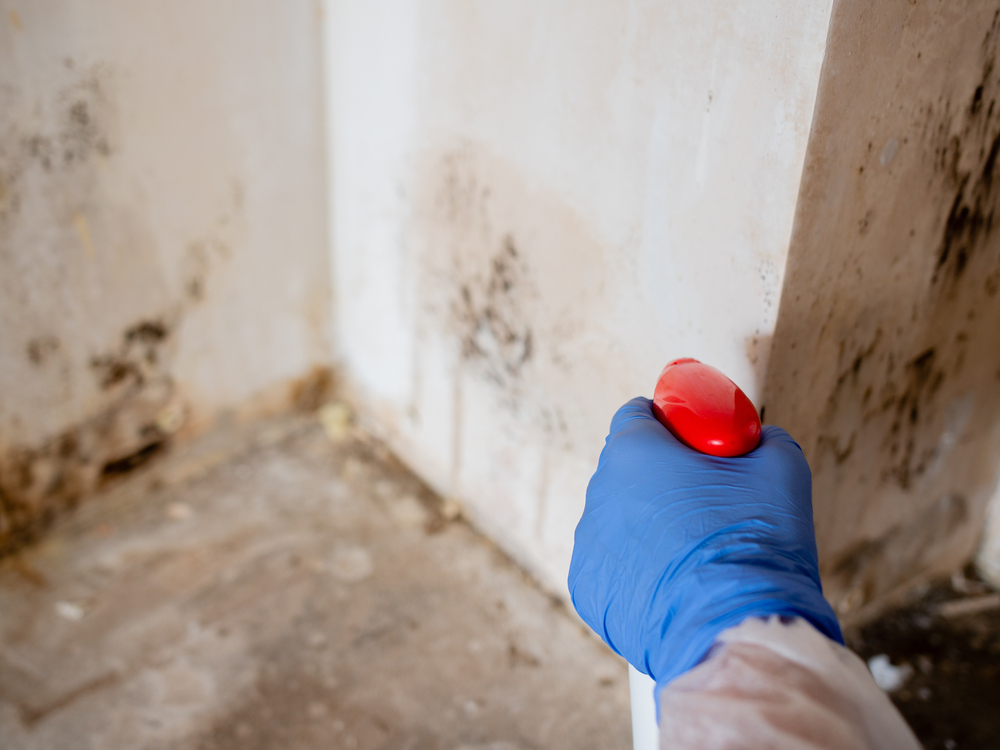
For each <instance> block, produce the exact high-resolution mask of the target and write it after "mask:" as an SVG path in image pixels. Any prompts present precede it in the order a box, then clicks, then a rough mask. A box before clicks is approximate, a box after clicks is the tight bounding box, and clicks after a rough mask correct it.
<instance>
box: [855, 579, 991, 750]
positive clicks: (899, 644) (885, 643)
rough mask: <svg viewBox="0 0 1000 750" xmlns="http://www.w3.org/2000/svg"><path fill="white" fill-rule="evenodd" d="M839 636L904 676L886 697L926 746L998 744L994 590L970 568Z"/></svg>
mask: <svg viewBox="0 0 1000 750" xmlns="http://www.w3.org/2000/svg"><path fill="white" fill-rule="evenodd" d="M845 636H846V637H847V644H848V645H849V646H851V647H852V648H853V649H854V650H855V651H857V652H858V653H859V654H860V655H861V656H862V657H863V658H864V659H865V660H868V659H870V658H872V657H873V656H876V655H878V654H885V655H886V656H888V657H889V660H890V662H891V663H892V664H893V665H895V666H897V667H899V668H901V669H903V670H904V673H903V674H904V675H905V674H909V677H908V678H907V679H906V680H905V681H904V682H903V684H902V685H901V686H900V687H899V689H898V690H896V691H895V692H893V693H892V694H891V695H892V699H893V702H894V703H895V704H896V706H897V707H898V708H899V710H900V712H901V713H902V714H903V716H904V717H905V718H906V720H907V721H908V722H909V723H910V726H911V727H913V730H914V732H916V734H917V737H919V738H920V741H921V742H922V743H923V744H924V747H925V748H926V749H927V750H997V748H1000V594H997V593H995V592H992V591H991V590H990V589H989V588H987V587H986V586H985V585H983V584H982V583H980V582H979V581H977V580H976V577H975V573H974V571H973V570H972V569H971V568H969V569H966V570H965V571H963V572H959V573H956V574H955V575H954V576H953V577H952V580H951V581H942V582H940V583H938V584H937V585H934V586H930V587H928V588H927V590H926V591H924V592H922V593H921V592H915V596H913V597H912V600H911V601H909V602H908V603H906V604H904V605H903V606H900V607H898V608H896V609H894V610H892V611H889V612H886V613H884V614H883V615H882V616H881V617H879V619H877V620H876V621H874V622H871V623H869V624H868V625H866V626H864V627H862V628H857V629H854V630H850V631H847V632H845Z"/></svg>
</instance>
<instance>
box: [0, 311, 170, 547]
mask: <svg viewBox="0 0 1000 750" xmlns="http://www.w3.org/2000/svg"><path fill="white" fill-rule="evenodd" d="M169 338H170V329H169V328H168V326H167V324H166V323H165V322H164V321H163V320H160V319H153V320H144V321H139V322H137V323H136V324H134V325H132V326H130V327H129V328H128V329H126V330H125V331H124V332H123V333H122V335H121V340H120V342H119V344H118V346H117V347H115V348H114V349H113V350H112V351H109V352H107V353H104V354H101V355H98V356H95V357H94V358H93V360H92V362H91V366H92V377H93V378H94V380H95V382H96V384H97V385H98V387H99V388H100V389H101V390H102V391H103V392H105V393H106V394H107V397H106V399H105V401H106V402H107V405H106V406H104V408H102V409H101V410H100V411H99V412H98V413H97V414H96V415H94V416H93V417H90V418H88V419H86V420H84V421H83V422H82V423H80V424H76V425H74V426H73V427H71V428H69V429H66V430H64V431H63V432H61V433H60V434H58V435H56V436H54V437H51V438H49V439H48V440H46V441H44V442H43V443H41V444H40V445H34V446H18V445H14V446H8V447H7V449H6V450H5V451H4V452H3V453H2V454H0V555H3V554H5V553H8V552H10V551H13V550H15V549H17V548H18V547H19V546H21V545H23V544H24V543H26V542H28V541H30V540H32V539H33V538H35V537H36V536H37V534H38V533H39V532H40V531H42V530H43V529H44V528H45V527H46V526H47V525H48V524H49V523H50V522H51V521H52V519H53V518H54V517H55V516H56V514H57V513H58V512H59V511H60V510H61V509H63V508H65V507H67V506H70V507H71V506H73V505H75V504H76V503H77V502H78V501H79V499H80V498H81V497H82V496H83V495H85V494H87V493H88V492H91V491H93V490H94V489H96V488H98V487H99V486H101V485H102V484H104V483H106V482H108V481H110V480H113V479H114V478H116V477H118V476H120V475H122V474H126V473H128V472H129V471H131V470H133V469H135V468H137V467H138V466H141V465H142V464H144V463H145V462H146V461H148V460H149V459H150V458H152V457H153V456H154V455H155V454H156V453H157V452H159V451H161V450H163V449H164V448H165V447H166V446H167V444H168V442H169V440H170V437H171V435H173V434H174V433H175V432H176V431H177V430H178V429H179V428H180V426H181V425H182V423H183V421H184V416H185V412H184V404H183V402H182V401H181V399H180V398H179V396H178V394H177V393H176V389H175V387H174V384H173V380H172V378H171V377H170V375H169V374H168V372H167V349H168V345H169ZM58 348H59V342H58V340H57V339H55V338H53V337H48V338H44V339H39V340H34V341H32V342H31V343H30V344H29V346H28V348H27V356H28V357H29V358H30V359H31V361H32V363H33V364H34V365H35V366H36V367H39V368H44V367H46V366H47V364H48V361H47V360H48V358H49V356H50V355H51V354H52V353H54V352H55V351H56V350H57V349H58Z"/></svg>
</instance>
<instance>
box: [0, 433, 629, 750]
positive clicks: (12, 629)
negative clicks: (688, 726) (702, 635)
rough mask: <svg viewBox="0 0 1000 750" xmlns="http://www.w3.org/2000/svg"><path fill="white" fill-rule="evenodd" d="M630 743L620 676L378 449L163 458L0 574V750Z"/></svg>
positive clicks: (294, 443) (242, 440) (259, 445)
mask: <svg viewBox="0 0 1000 750" xmlns="http://www.w3.org/2000/svg"><path fill="white" fill-rule="evenodd" d="M335 427H336V425H335ZM337 429H339V428H337ZM340 431H341V432H342V430H340ZM447 510H448V508H447V507H446V508H445V511H447ZM629 736H630V735H629V709H628V688H627V676H626V673H625V667H624V664H623V662H622V661H621V660H619V659H618V658H617V657H615V656H614V655H612V654H611V653H610V652H609V651H608V650H607V649H606V648H605V647H604V646H603V645H602V644H600V642H599V641H597V639H595V638H593V637H590V636H588V635H587V634H586V632H585V630H584V628H583V626H582V625H581V624H579V623H578V621H576V620H574V619H572V618H571V617H570V616H569V615H568V613H567V612H566V611H565V610H564V609H563V607H562V605H561V604H559V603H558V601H557V600H556V599H554V598H553V597H551V596H549V595H547V594H546V593H544V592H542V591H541V590H540V589H538V588H537V587H535V586H534V585H533V584H532V583H531V581H530V580H528V579H527V578H526V576H525V575H524V574H523V573H522V572H521V570H520V569H518V568H517V567H515V566H514V565H512V564H511V562H510V561H509V560H508V559H507V558H506V557H505V556H504V555H503V554H501V553H500V552H499V551H498V550H497V548H496V547H494V546H493V545H492V544H490V543H489V542H487V541H485V540H484V539H483V538H482V537H480V536H478V535H477V534H475V533H474V532H473V531H472V530H471V529H470V528H469V527H468V526H466V525H465V524H464V523H462V522H460V521H448V520H447V519H446V518H445V516H444V515H442V513H441V505H440V503H439V501H438V500H437V499H436V498H435V497H434V496H433V495H432V494H431V493H430V492H429V491H428V490H427V489H426V487H425V486H424V485H422V484H421V483H420V482H419V481H418V480H416V479H415V478H414V477H413V475H411V474H410V473H408V472H407V471H405V470H403V469H402V468H401V467H400V466H399V465H398V464H397V463H395V462H394V461H393V459H392V458H391V457H389V455H388V454H387V453H386V452H385V451H384V449H381V448H380V447H379V446H378V445H376V444H374V443H372V442H370V441H365V440H363V439H358V438H348V439H346V440H345V442H342V443H339V444H335V443H333V442H331V440H329V439H328V438H327V437H326V436H325V435H324V434H323V432H321V431H320V430H319V428H318V427H316V426H315V424H314V423H313V422H311V421H308V420H299V421H283V422H275V423H272V424H270V425H269V426H265V427H264V428H263V429H261V430H257V431H253V432H237V433H233V434H223V435H222V436H221V437H219V436H218V435H216V436H213V437H212V438H211V440H202V441H201V442H200V443H197V444H194V445H193V446H192V447H190V448H188V449H185V450H184V451H183V452H180V453H178V452H175V453H174V454H172V455H169V456H167V457H166V458H165V459H163V460H162V461H160V462H158V463H156V464H155V465H153V466H147V467H144V468H142V469H139V470H137V471H135V472H133V473H132V474H131V475H130V476H129V477H127V478H124V479H122V480H121V481H120V483H119V484H117V485H116V486H114V487H112V488H111V489H109V490H108V491H107V492H105V493H103V494H102V495H100V496H98V497H95V498H94V499H92V500H91V501H89V502H88V503H87V504H86V505H84V506H83V507H81V508H80V509H78V510H77V511H76V513H75V514H74V515H73V516H72V517H71V518H68V519H66V520H65V521H63V522H61V523H60V524H58V525H57V527H56V529H55V530H54V531H53V533H52V534H51V535H49V536H48V537H47V539H46V540H45V542H44V543H43V544H41V545H40V546H37V547H33V548H29V549H27V550H25V551H24V552H22V553H21V554H19V555H17V556H15V557H10V558H8V559H6V560H5V561H3V563H2V564H0V737H2V738H3V740H2V743H0V744H2V745H3V747H4V748H5V750H29V749H30V750H35V749H37V750H41V749H43V748H44V749H45V750H63V749H65V750H71V749H72V750H75V749H76V748H80V749H84V748H86V749H88V750H98V749H100V748H109V749H111V748H114V749H116V750H117V749H118V748H149V749H153V748H156V749H161V748H162V749H163V750H167V749H171V748H177V749H178V750H179V749H180V748H185V749H187V748H206V749H207V748H220V749H221V748H240V749H241V750H246V749H248V748H279V747H281V748H330V747H346V748H390V747H391V748H443V749H447V750H458V749H459V748H461V749H462V750H472V749H473V748H476V749H478V750H518V749H519V748H524V749H528V748H547V749H553V748H567V749H569V748H574V749H576V748H595V749H596V748H615V747H617V748H626V747H628V746H629V741H630V740H629Z"/></svg>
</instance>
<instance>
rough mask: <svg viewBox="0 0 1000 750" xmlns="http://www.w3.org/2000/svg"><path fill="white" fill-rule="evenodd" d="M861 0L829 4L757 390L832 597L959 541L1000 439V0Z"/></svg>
mask: <svg viewBox="0 0 1000 750" xmlns="http://www.w3.org/2000/svg"><path fill="white" fill-rule="evenodd" d="M862 5H863V4H861V3H853V2H847V3H841V4H840V5H839V6H838V8H837V10H836V12H835V16H834V22H833V23H834V29H833V32H832V34H831V41H832V42H834V43H833V44H831V46H830V48H829V49H828V58H827V70H828V71H836V75H835V76H834V75H832V74H831V75H829V76H828V75H827V74H826V73H825V74H824V80H823V83H822V84H821V87H820V98H819V103H818V106H817V115H816V120H815V125H814V132H813V137H812V140H811V142H810V147H809V155H808V156H807V165H806V171H805V176H804V180H803V187H802V192H801V194H800V203H799V208H798V216H797V221H796V230H795V234H794V236H793V244H792V250H791V253H790V256H789V268H788V273H787V275H786V283H785V288H784V291H783V297H782V308H781V312H780V316H779V322H778V328H777V330H776V334H775V350H774V351H775V356H774V359H772V362H771V365H770V369H769V373H768V384H767V396H766V400H767V413H768V418H769V421H772V420H773V421H775V422H776V423H778V424H782V425H783V426H785V427H787V428H788V429H789V430H790V431H791V432H792V434H793V435H795V436H796V437H797V438H798V439H799V440H800V442H801V443H802V444H803V447H804V449H805V451H806V454H807V457H808V458H809V459H810V463H811V465H812V468H813V472H814V494H815V506H816V521H817V529H818V537H819V544H820V550H821V557H822V564H823V571H824V576H825V578H824V581H825V584H826V585H827V588H828V590H829V592H830V594H831V595H832V597H833V599H834V600H835V601H836V602H837V604H838V606H839V608H840V610H841V612H843V613H847V612H851V611H853V610H855V609H856V608H857V607H859V606H861V605H864V604H866V603H869V602H872V601H874V600H877V599H878V597H880V596H881V595H883V594H886V593H887V592H889V591H892V590H893V589H894V588H896V587H898V586H901V585H904V584H905V583H906V582H907V581H910V580H914V579H915V578H916V577H918V576H920V575H924V574H929V573H932V572H934V571H936V570H943V569H946V568H947V567H948V566H952V565H956V564H958V563H960V562H961V561H963V560H964V559H967V557H968V556H969V555H970V553H971V552H972V551H973V549H974V545H975V543H976V541H977V539H978V535H979V532H980V529H981V521H982V517H983V512H984V507H985V502H986V499H987V497H988V495H989V489H990V488H991V487H992V486H993V484H994V483H995V480H996V460H995V457H996V455H997V454H998V453H1000V446H998V445H996V440H995V438H994V437H993V435H994V434H995V430H994V427H995V425H996V424H998V423H1000V391H998V390H997V388H996V375H995V373H996V371H997V368H998V367H1000V326H998V325H997V321H998V320H1000V299H998V298H997V294H996V289H997V282H996V279H997V278H1000V236H998V234H997V232H996V230H997V228H998V227H997V222H998V220H1000V214H998V209H1000V190H998V189H997V187H996V186H995V182H996V174H995V173H996V160H997V156H998V153H1000V108H998V105H997V99H998V98H1000V76H998V71H997V69H996V64H997V59H998V50H1000V9H998V8H997V5H996V4H995V3H980V4H979V5H978V6H977V7H976V9H975V12H970V13H964V12H963V13H962V14H961V15H956V14H957V13H959V11H957V10H955V9H949V8H936V9H935V8H929V7H924V6H905V7H904V6H900V7H899V8H891V9H890V8H883V9H880V10H879V11H878V12H874V13H873V12H872V11H871V9H870V8H868V7H867V6H865V7H862ZM862 19H864V22H863V23H862ZM859 24H860V25H859ZM859 29H863V33H862V32H859ZM889 29H895V30H896V31H895V32H893V33H898V34H899V38H898V44H897V45H895V46H890V47H889V48H886V47H885V46H884V45H882V43H881V42H880V41H879V40H880V39H882V37H880V36H879V35H880V34H883V33H884V34H888V33H889ZM857 49H860V53H858V52H855V53H854V54H853V55H849V51H850V50H857ZM849 56H850V60H849V61H848V57H849ZM890 92H891V93H890Z"/></svg>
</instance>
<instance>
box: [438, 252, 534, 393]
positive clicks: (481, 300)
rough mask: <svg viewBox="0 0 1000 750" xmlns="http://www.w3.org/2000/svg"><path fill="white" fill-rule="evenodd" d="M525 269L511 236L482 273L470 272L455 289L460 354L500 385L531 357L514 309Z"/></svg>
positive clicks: (524, 326) (526, 329)
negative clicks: (460, 345) (460, 338)
mask: <svg viewBox="0 0 1000 750" xmlns="http://www.w3.org/2000/svg"><path fill="white" fill-rule="evenodd" d="M526 275H527V269H526V267H525V262H524V260H523V259H522V258H521V257H520V256H519V255H518V251H517V245H516V244H515V243H514V238H513V237H512V236H511V235H509V234H508V235H506V236H505V237H504V238H503V239H502V240H501V242H500V247H499V249H498V250H497V252H496V253H495V254H494V255H493V257H491V258H490V259H489V270H488V273H487V274H486V275H485V277H483V276H481V275H475V276H473V277H472V278H471V279H469V280H468V281H466V282H465V283H463V284H461V285H460V287H459V301H458V302H457V304H456V305H455V311H454V315H455V322H456V324H457V325H458V326H459V327H460V328H464V330H465V333H464V334H463V335H462V357H463V358H464V359H465V360H467V361H470V362H475V363H479V364H481V365H482V367H483V371H484V373H485V374H486V377H488V378H489V379H491V380H493V381H494V382H496V384H497V385H500V386H505V385H507V383H508V381H509V380H511V379H513V378H517V377H518V376H519V375H520V374H521V370H522V369H523V368H524V366H525V365H526V364H527V362H528V360H530V359H531V354H532V345H533V344H532V332H531V326H530V325H529V323H528V322H527V321H525V320H524V319H523V315H522V313H521V312H520V310H519V308H518V297H519V295H521V294H523V292H522V291H521V288H522V286H523V285H524V283H525V277H526Z"/></svg>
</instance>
